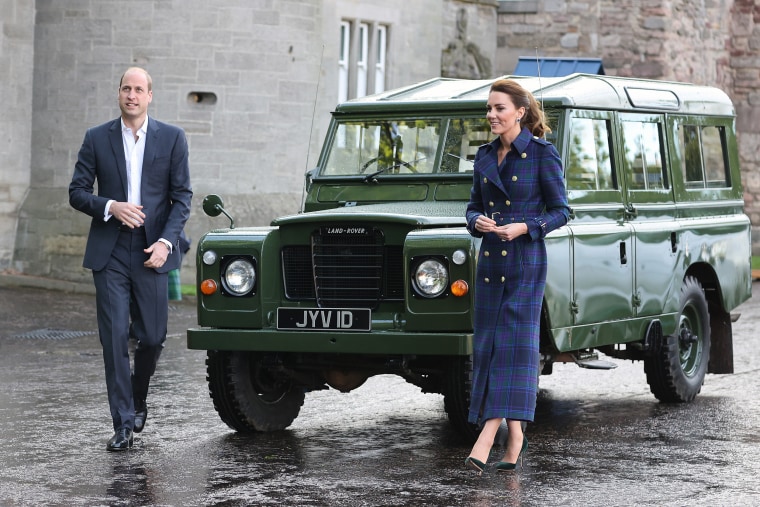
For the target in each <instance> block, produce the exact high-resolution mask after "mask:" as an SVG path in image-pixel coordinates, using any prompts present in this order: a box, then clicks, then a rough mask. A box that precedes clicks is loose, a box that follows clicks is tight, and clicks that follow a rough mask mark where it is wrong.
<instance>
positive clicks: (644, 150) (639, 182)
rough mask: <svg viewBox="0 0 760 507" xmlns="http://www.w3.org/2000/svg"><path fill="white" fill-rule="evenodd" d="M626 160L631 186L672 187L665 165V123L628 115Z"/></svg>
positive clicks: (624, 124)
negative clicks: (631, 117)
mask: <svg viewBox="0 0 760 507" xmlns="http://www.w3.org/2000/svg"><path fill="white" fill-rule="evenodd" d="M621 126H622V129H623V163H624V169H625V172H626V174H627V177H628V187H629V189H630V190H663V189H667V188H669V183H668V179H667V177H666V173H665V171H664V167H663V159H664V157H663V151H664V150H663V146H664V143H663V136H662V127H661V124H660V123H658V122H651V121H646V120H644V119H642V121H634V120H632V119H624V121H622V122H621Z"/></svg>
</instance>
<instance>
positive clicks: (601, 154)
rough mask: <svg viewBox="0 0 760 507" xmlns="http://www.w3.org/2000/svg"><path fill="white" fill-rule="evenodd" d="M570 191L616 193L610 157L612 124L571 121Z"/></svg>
mask: <svg viewBox="0 0 760 507" xmlns="http://www.w3.org/2000/svg"><path fill="white" fill-rule="evenodd" d="M570 132H571V134H570V145H569V148H568V156H567V167H566V168H565V174H566V175H567V176H566V177H567V189H568V190H613V189H614V188H615V187H616V184H615V178H614V172H613V170H612V159H611V158H610V135H609V133H610V122H609V120H605V119H593V118H577V117H574V118H572V119H571V121H570Z"/></svg>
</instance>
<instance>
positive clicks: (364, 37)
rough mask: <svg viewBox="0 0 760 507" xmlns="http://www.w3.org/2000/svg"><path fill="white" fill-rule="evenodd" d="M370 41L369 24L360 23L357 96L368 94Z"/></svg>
mask: <svg viewBox="0 0 760 507" xmlns="http://www.w3.org/2000/svg"><path fill="white" fill-rule="evenodd" d="M368 43H369V26H368V25H367V24H366V23H361V24H359V54H358V55H357V60H356V96H357V97H364V96H365V95H367V57H368V54H369V53H368Z"/></svg>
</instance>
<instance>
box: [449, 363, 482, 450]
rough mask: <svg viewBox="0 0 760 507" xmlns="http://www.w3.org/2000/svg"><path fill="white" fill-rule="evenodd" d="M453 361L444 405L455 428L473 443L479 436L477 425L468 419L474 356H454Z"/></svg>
mask: <svg viewBox="0 0 760 507" xmlns="http://www.w3.org/2000/svg"><path fill="white" fill-rule="evenodd" d="M451 361H452V364H451V366H450V367H449V368H447V373H446V390H445V392H444V394H443V407H444V409H445V410H446V415H447V416H448V418H449V423H450V424H451V426H452V427H453V428H454V430H455V431H456V432H457V433H458V434H460V435H461V436H462V437H463V438H464V439H465V440H466V441H468V442H470V443H472V442H475V440H477V438H478V429H477V427H476V426H475V425H474V424H472V423H470V422H468V420H467V416H468V414H469V412H470V392H471V390H472V357H471V356H464V357H454V358H452V360H451Z"/></svg>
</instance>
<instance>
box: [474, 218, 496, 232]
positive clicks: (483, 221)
mask: <svg viewBox="0 0 760 507" xmlns="http://www.w3.org/2000/svg"><path fill="white" fill-rule="evenodd" d="M495 229H496V222H495V221H494V220H493V219H491V218H488V217H487V216H485V215H480V216H479V217H478V218H477V219H476V220H475V230H476V231H478V232H482V233H486V232H492V231H494V230H495Z"/></svg>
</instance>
